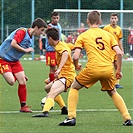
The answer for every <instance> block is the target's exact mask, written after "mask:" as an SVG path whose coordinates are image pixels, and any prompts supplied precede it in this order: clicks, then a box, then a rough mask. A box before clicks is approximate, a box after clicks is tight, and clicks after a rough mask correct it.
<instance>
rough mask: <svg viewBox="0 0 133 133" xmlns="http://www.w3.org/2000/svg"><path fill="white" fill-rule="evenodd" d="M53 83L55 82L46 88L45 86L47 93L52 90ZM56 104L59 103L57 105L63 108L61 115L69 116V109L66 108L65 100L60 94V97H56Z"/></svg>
mask: <svg viewBox="0 0 133 133" xmlns="http://www.w3.org/2000/svg"><path fill="white" fill-rule="evenodd" d="M53 83H54V82H50V83H49V84H47V85H46V86H45V91H46V92H47V93H48V92H50V89H51V86H52V85H53ZM54 100H55V102H57V104H58V105H59V106H60V108H61V114H64V115H65V114H68V110H67V107H66V105H65V102H64V100H63V98H62V96H61V95H60V94H59V95H57V96H56V97H55V99H54Z"/></svg>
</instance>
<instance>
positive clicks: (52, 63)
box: [45, 12, 67, 111]
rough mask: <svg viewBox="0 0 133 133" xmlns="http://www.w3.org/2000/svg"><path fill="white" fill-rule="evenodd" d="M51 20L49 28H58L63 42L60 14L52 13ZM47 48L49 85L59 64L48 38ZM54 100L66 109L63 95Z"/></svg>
mask: <svg viewBox="0 0 133 133" xmlns="http://www.w3.org/2000/svg"><path fill="white" fill-rule="evenodd" d="M51 20H52V21H51V23H49V24H48V28H51V27H54V28H56V29H57V30H58V31H59V40H61V32H62V29H61V26H60V24H59V20H60V16H59V13H58V12H52V13H51ZM45 48H46V65H47V66H49V67H50V72H49V78H47V79H46V80H45V83H46V84H48V83H50V82H51V81H53V80H54V79H55V77H54V73H55V71H56V65H57V62H56V56H55V54H56V53H55V49H54V48H53V47H52V46H50V45H49V42H48V38H47V37H46V42H45ZM54 100H55V101H56V102H57V103H58V104H59V106H60V107H62V106H63V107H65V102H64V100H63V98H62V96H61V95H60V97H56V98H55V99H54ZM64 109H66V111H67V108H66V107H65V108H64Z"/></svg>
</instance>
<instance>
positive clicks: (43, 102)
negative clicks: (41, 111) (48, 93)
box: [41, 97, 47, 108]
mask: <svg viewBox="0 0 133 133" xmlns="http://www.w3.org/2000/svg"><path fill="white" fill-rule="evenodd" d="M46 99H47V98H46V97H44V98H43V99H42V100H41V107H42V108H43V106H44V105H45V102H46Z"/></svg>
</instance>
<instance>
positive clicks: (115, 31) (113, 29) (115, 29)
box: [103, 13, 124, 89]
mask: <svg viewBox="0 0 133 133" xmlns="http://www.w3.org/2000/svg"><path fill="white" fill-rule="evenodd" d="M117 22H118V15H117V13H112V14H111V15H110V24H108V25H106V26H105V27H104V28H103V29H104V30H106V31H108V32H110V33H111V34H112V35H113V36H114V37H115V39H116V41H117V43H118V45H119V47H120V49H121V51H122V55H124V50H123V46H122V41H121V39H122V30H121V28H120V27H119V26H118V25H117ZM112 62H113V65H114V68H115V70H116V69H117V58H116V53H115V52H114V51H113V50H112ZM115 87H116V88H118V89H122V88H123V86H121V85H119V79H116V85H115Z"/></svg>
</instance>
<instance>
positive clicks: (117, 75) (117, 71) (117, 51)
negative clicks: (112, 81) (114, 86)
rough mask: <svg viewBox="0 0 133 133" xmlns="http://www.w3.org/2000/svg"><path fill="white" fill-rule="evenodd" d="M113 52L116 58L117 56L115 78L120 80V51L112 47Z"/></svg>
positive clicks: (116, 47)
mask: <svg viewBox="0 0 133 133" xmlns="http://www.w3.org/2000/svg"><path fill="white" fill-rule="evenodd" d="M113 50H114V51H115V52H116V56H117V70H116V78H117V79H120V78H122V72H121V67H122V51H121V49H120V48H119V46H114V47H113Z"/></svg>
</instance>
